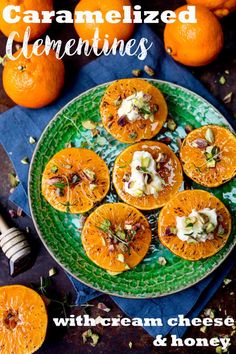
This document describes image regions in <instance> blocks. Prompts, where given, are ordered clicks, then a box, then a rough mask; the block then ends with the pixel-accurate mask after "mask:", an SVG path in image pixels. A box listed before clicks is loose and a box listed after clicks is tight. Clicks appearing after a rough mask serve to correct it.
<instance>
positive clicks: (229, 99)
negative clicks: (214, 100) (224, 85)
mask: <svg viewBox="0 0 236 354" xmlns="http://www.w3.org/2000/svg"><path fill="white" fill-rule="evenodd" d="M232 96H233V92H229V93H228V94H227V95H226V96H225V97H224V98H223V102H224V103H230V102H231V100H232Z"/></svg>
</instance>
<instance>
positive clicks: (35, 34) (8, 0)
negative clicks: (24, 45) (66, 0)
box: [0, 0, 53, 42]
mask: <svg viewBox="0 0 236 354" xmlns="http://www.w3.org/2000/svg"><path fill="white" fill-rule="evenodd" d="M8 5H14V6H20V10H21V11H20V12H19V13H17V14H15V13H14V12H13V17H15V15H18V16H21V17H23V16H22V15H23V12H24V11H28V10H34V11H38V12H39V14H40V12H41V11H52V10H53V0H21V1H19V0H1V1H0V30H1V31H2V33H3V34H4V35H5V36H7V37H8V36H9V35H10V33H11V32H13V31H16V32H18V34H19V36H15V40H16V41H17V42H23V40H24V35H25V30H26V28H27V27H30V29H31V34H30V39H29V40H30V41H32V40H34V39H37V38H39V37H41V36H42V35H43V34H44V33H45V32H46V31H47V29H48V28H49V26H50V23H25V22H24V21H23V19H22V18H21V20H20V21H19V22H17V23H8V22H6V21H5V20H4V19H3V16H2V13H3V10H4V8H5V7H6V6H8Z"/></svg>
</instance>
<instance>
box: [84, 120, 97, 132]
mask: <svg viewBox="0 0 236 354" xmlns="http://www.w3.org/2000/svg"><path fill="white" fill-rule="evenodd" d="M82 126H83V127H84V129H88V130H92V129H95V128H96V126H97V125H96V123H94V122H92V121H91V120H89V119H88V120H84V121H83V122H82Z"/></svg>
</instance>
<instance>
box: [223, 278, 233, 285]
mask: <svg viewBox="0 0 236 354" xmlns="http://www.w3.org/2000/svg"><path fill="white" fill-rule="evenodd" d="M231 281H232V279H228V278H225V279H224V280H223V283H224V285H228V284H229V283H231Z"/></svg>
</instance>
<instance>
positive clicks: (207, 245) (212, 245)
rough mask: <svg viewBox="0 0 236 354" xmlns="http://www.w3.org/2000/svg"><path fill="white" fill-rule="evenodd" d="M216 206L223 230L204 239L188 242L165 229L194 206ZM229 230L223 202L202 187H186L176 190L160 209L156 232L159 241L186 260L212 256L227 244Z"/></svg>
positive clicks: (228, 216) (202, 207) (228, 215)
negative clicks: (219, 233) (179, 190)
mask: <svg viewBox="0 0 236 354" xmlns="http://www.w3.org/2000/svg"><path fill="white" fill-rule="evenodd" d="M204 208H210V209H215V210H216V213H217V216H218V219H219V220H221V221H220V223H221V226H222V227H223V229H224V233H223V234H221V235H218V233H217V229H216V230H215V231H214V238H213V239H212V240H206V241H205V242H196V243H190V242H187V241H182V240H181V239H180V238H179V237H178V236H177V235H175V234H171V235H169V234H168V233H167V229H168V228H170V227H175V226H176V217H177V216H180V217H181V216H188V215H189V214H190V213H191V212H192V211H193V209H195V210H196V211H199V210H203V209H204ZM230 232H231V216H230V213H229V211H228V209H227V208H226V206H225V205H224V204H223V203H222V202H221V201H220V200H219V199H218V198H216V197H215V196H214V195H212V194H211V193H208V192H206V191H203V190H186V191H183V192H179V193H178V194H176V195H175V196H174V197H173V198H172V199H171V200H170V201H169V202H168V203H167V204H166V205H165V206H164V208H163V209H162V210H161V212H160V215H159V218H158V236H159V239H160V241H161V243H162V244H163V245H164V246H165V247H167V248H169V250H170V251H171V252H173V253H174V254H176V255H177V256H179V257H181V258H184V259H187V260H189V261H197V260H199V259H202V258H207V257H211V256H213V255H214V254H216V253H217V252H219V251H220V250H221V248H223V247H224V245H225V244H226V242H227V240H228V238H229V235H230Z"/></svg>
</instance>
